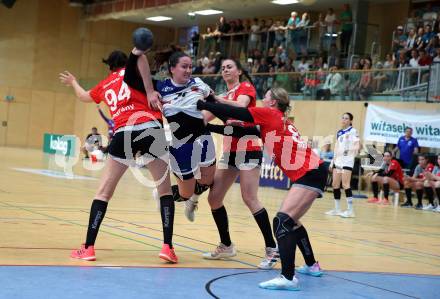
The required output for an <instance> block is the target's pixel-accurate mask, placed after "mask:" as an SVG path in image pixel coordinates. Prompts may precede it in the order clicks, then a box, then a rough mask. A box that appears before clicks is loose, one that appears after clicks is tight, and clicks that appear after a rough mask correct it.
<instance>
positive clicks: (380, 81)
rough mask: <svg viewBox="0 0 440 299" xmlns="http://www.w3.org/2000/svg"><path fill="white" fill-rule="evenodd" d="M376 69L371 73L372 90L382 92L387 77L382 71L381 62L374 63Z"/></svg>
mask: <svg viewBox="0 0 440 299" xmlns="http://www.w3.org/2000/svg"><path fill="white" fill-rule="evenodd" d="M376 70H377V71H375V72H374V74H373V92H382V91H383V90H384V86H385V83H386V81H387V80H388V78H387V76H386V74H385V72H384V71H383V64H382V63H381V62H378V63H377V64H376Z"/></svg>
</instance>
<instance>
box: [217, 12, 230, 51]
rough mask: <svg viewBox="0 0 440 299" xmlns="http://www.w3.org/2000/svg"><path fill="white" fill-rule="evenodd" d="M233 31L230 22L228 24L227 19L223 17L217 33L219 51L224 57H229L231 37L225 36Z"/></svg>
mask: <svg viewBox="0 0 440 299" xmlns="http://www.w3.org/2000/svg"><path fill="white" fill-rule="evenodd" d="M230 30H231V26H230V25H229V23H228V22H226V19H225V17H224V16H221V17H220V19H219V22H218V24H217V31H218V34H219V41H220V42H219V51H220V52H221V53H222V55H223V57H228V52H227V51H228V50H229V45H228V44H229V40H230V38H229V36H225V34H228V33H229V31H230Z"/></svg>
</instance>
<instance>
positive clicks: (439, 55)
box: [434, 47, 440, 62]
mask: <svg viewBox="0 0 440 299" xmlns="http://www.w3.org/2000/svg"><path fill="white" fill-rule="evenodd" d="M434 62H440V47H438V48H436V49H435V57H434Z"/></svg>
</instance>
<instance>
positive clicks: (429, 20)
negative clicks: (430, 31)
mask: <svg viewBox="0 0 440 299" xmlns="http://www.w3.org/2000/svg"><path fill="white" fill-rule="evenodd" d="M422 20H423V24H424V25H432V24H433V23H434V22H435V21H436V20H437V12H435V11H433V10H432V5H431V3H429V2H428V3H427V4H426V10H425V13H424V14H423V16H422Z"/></svg>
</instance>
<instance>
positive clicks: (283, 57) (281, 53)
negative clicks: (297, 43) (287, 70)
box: [275, 47, 287, 64]
mask: <svg viewBox="0 0 440 299" xmlns="http://www.w3.org/2000/svg"><path fill="white" fill-rule="evenodd" d="M275 57H277V58H278V60H279V62H280V63H283V64H284V63H286V61H287V51H286V50H285V49H284V48H283V47H278V48H277V52H276V54H275Z"/></svg>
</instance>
